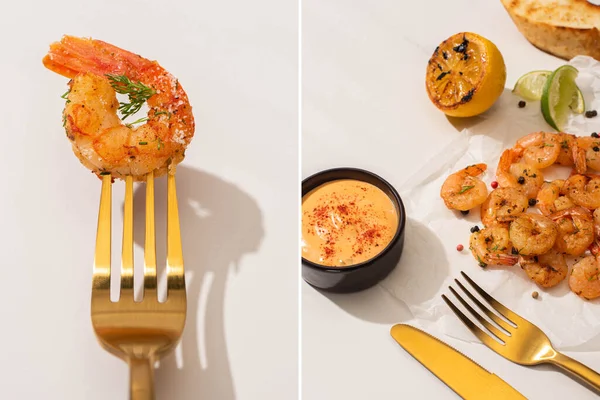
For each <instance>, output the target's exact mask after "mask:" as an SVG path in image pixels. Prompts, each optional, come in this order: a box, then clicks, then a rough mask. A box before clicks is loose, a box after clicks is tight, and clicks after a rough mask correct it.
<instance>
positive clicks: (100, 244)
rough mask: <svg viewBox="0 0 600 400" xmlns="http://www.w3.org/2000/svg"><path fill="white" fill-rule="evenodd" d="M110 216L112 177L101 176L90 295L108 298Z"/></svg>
mask: <svg viewBox="0 0 600 400" xmlns="http://www.w3.org/2000/svg"><path fill="white" fill-rule="evenodd" d="M111 217H112V177H111V176H110V175H104V176H103V177H102V191H101V194H100V209H99V211H98V230H97V231H96V251H95V253H94V277H93V280H92V296H93V297H95V296H98V295H102V296H108V297H109V298H110V245H111Z"/></svg>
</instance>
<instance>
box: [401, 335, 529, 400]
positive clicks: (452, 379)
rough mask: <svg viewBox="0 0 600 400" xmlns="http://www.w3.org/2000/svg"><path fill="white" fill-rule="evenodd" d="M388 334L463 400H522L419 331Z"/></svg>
mask: <svg viewBox="0 0 600 400" xmlns="http://www.w3.org/2000/svg"><path fill="white" fill-rule="evenodd" d="M390 334H391V335H392V337H393V338H394V340H396V342H398V344H399V345H400V346H402V348H404V350H406V351H407V352H408V353H409V354H410V355H411V356H413V357H414V358H416V359H417V361H419V362H420V363H421V364H423V366H425V368H427V369H428V370H429V371H431V373H433V374H434V375H435V376H437V377H438V378H439V379H440V380H441V381H442V382H444V383H445V384H446V385H448V387H450V389H452V390H454V392H455V393H456V394H458V395H459V396H460V397H462V398H463V399H466V400H470V399H487V400H513V399H515V400H516V399H520V400H522V399H525V397H524V396H523V395H522V394H520V393H519V392H518V391H517V390H515V389H514V388H513V387H512V386H510V385H509V384H508V383H506V382H505V381H503V380H502V379H501V378H499V377H498V376H497V375H494V374H493V373H491V372H489V371H487V370H486V369H485V368H483V367H482V366H480V365H479V364H477V363H476V362H474V361H473V360H471V359H470V358H468V357H467V356H465V355H464V354H462V353H460V352H459V351H458V350H456V349H454V348H453V347H451V346H449V345H448V344H446V343H444V342H442V341H441V340H439V339H437V338H435V337H433V336H431V335H429V334H428V333H425V332H423V331H421V330H420V329H417V328H415V327H413V326H410V325H404V324H397V325H394V326H393V327H392V330H391V331H390Z"/></svg>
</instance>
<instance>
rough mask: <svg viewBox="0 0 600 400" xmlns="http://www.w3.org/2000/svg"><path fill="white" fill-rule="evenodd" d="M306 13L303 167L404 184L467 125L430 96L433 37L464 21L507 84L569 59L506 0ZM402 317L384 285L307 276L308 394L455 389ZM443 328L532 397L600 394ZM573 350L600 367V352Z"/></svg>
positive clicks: (313, 2)
mask: <svg viewBox="0 0 600 400" xmlns="http://www.w3.org/2000/svg"><path fill="white" fill-rule="evenodd" d="M302 18H303V21H302V33H303V34H302V40H303V42H302V54H303V57H302V69H303V75H302V79H303V83H302V90H303V100H302V108H303V119H302V122H303V129H302V135H303V136H302V152H303V153H302V175H303V177H307V176H308V175H310V174H313V173H315V172H318V171H320V170H322V169H326V168H331V167H338V166H352V167H359V168H365V169H368V170H370V171H373V172H375V173H377V174H380V175H382V176H383V177H384V178H385V179H387V180H388V181H390V182H391V183H392V184H393V185H395V186H396V187H397V188H399V187H401V186H402V184H403V183H404V182H405V181H406V180H407V179H408V178H409V177H411V175H412V174H414V173H415V172H416V170H417V169H419V168H420V167H421V166H422V165H423V164H424V163H426V162H427V160H429V159H430V158H431V157H432V156H434V155H435V154H437V153H438V152H439V151H440V149H442V148H444V147H445V146H446V145H447V144H448V143H449V142H450V141H452V140H453V139H455V138H456V137H457V136H458V135H460V130H461V129H462V127H461V124H460V123H456V122H455V125H456V126H455V125H453V124H452V123H451V122H450V121H449V120H448V119H447V118H446V117H445V116H444V115H443V114H442V113H441V112H439V111H438V110H437V109H436V108H435V107H434V106H433V105H432V104H431V102H430V101H429V99H428V97H427V93H426V91H425V82H424V80H425V69H426V65H427V61H428V59H429V57H430V56H431V54H432V53H433V51H434V49H435V47H436V46H437V45H438V44H439V43H440V42H442V41H443V40H445V39H446V38H448V37H449V36H451V35H453V34H455V33H458V32H462V31H472V32H476V33H479V34H481V35H483V36H485V37H487V38H489V39H490V40H492V41H493V42H494V43H495V44H496V45H497V46H498V47H499V49H500V51H501V52H502V54H503V55H504V59H505V63H506V66H507V72H508V77H507V87H512V85H514V82H515V81H516V79H517V78H518V77H519V76H521V75H522V74H524V73H526V72H528V71H531V70H535V69H554V68H556V67H558V66H559V65H562V64H563V63H564V62H563V61H562V60H558V59H556V58H554V57H552V56H550V55H547V54H544V53H542V52H541V51H539V50H537V49H535V48H534V47H533V46H531V45H530V44H529V43H528V42H527V41H526V40H525V39H524V38H523V37H522V36H521V34H520V33H519V32H518V31H517V29H516V28H515V26H514V25H513V23H512V21H511V20H510V17H509V16H508V14H507V13H506V11H505V10H504V8H503V7H502V4H501V2H500V1H499V0H479V1H468V0H453V1H443V0H435V1H423V2H418V1H411V2H408V1H403V2H401V1H396V0H381V1H377V2H367V1H346V0H327V1H318V0H304V1H303V16H302ZM515 106H516V105H515ZM406 234H407V235H410V234H411V232H410V230H407V232H406ZM428 234H429V235H433V237H435V236H434V235H435V233H433V232H430V231H428ZM455 246H456V243H446V244H445V249H446V251H454V252H455V251H456V250H454V247H455ZM406 251H410V248H407V247H405V252H406ZM442 258H443V259H445V257H442ZM411 267H412V268H419V266H418V265H414V266H411ZM395 275H396V277H400V276H401V274H400V273H398V274H395ZM570 317H571V316H565V321H568V320H569V318H570ZM398 322H411V314H410V313H409V311H408V309H407V307H406V305H404V304H403V303H401V302H399V301H398V300H396V299H394V298H392V297H391V296H390V295H389V294H388V292H386V291H385V290H383V289H382V288H381V287H379V286H377V287H374V288H372V289H369V290H367V291H364V292H361V293H356V294H350V295H348V294H345V295H331V294H325V293H320V292H319V291H317V290H315V289H313V288H311V287H310V286H308V285H307V284H303V291H302V337H303V341H302V356H303V363H302V375H303V383H302V387H303V392H304V398H305V399H307V400H308V399H310V400H329V399H344V400H363V399H366V398H369V399H417V398H418V399H452V398H458V397H457V396H456V395H455V394H454V393H453V392H452V391H451V390H450V389H449V388H447V387H446V386H445V385H444V384H443V383H442V382H441V381H439V380H438V379H437V378H435V377H434V376H433V375H432V374H431V373H429V372H428V371H427V370H426V369H425V368H423V367H422V366H421V365H420V364H419V363H418V362H417V361H416V360H414V359H413V358H412V357H411V356H410V355H409V354H408V353H406V352H405V351H404V350H402V349H401V348H400V347H399V346H398V345H397V344H396V343H395V342H394V341H393V339H392V338H391V337H390V335H389V329H390V327H391V326H392V325H393V324H394V323H398ZM412 322H414V321H412ZM465 329H466V328H465ZM599 329H600V328H599ZM431 333H434V334H435V333H436V332H435V331H432V332H431ZM443 339H444V340H446V341H447V342H449V343H450V344H452V345H453V346H455V347H457V348H458V349H460V350H461V351H463V352H464V353H465V354H467V355H468V356H470V357H471V358H472V359H474V360H475V361H476V362H478V363H479V364H481V365H482V366H484V367H485V368H487V369H489V370H490V371H492V372H494V373H496V374H497V375H499V376H500V377H502V378H503V379H505V380H506V381H507V382H509V383H510V384H511V385H512V386H514V387H515V388H516V389H517V390H519V391H520V392H521V393H522V394H523V395H525V396H526V397H527V398H530V399H563V398H572V399H578V400H579V399H581V400H583V399H593V398H596V396H595V395H594V394H593V393H592V392H591V391H589V390H587V389H586V388H584V387H583V386H581V385H580V384H579V383H577V382H575V381H574V380H572V379H570V378H569V377H567V376H565V375H563V374H562V373H559V372H556V371H555V370H554V369H552V368H550V367H545V366H544V367H537V368H526V367H522V366H518V365H516V364H513V363H511V362H509V361H507V360H505V359H504V358H502V357H501V356H499V355H497V354H496V353H494V352H492V351H491V350H489V349H488V348H487V347H484V346H483V345H480V344H468V343H464V342H459V341H457V340H452V339H450V338H446V337H443ZM567 354H569V355H571V356H573V357H574V358H576V359H578V360H580V361H582V362H584V363H586V364H587V365H589V366H590V367H591V368H593V369H595V370H600V357H598V353H580V352H579V353H567ZM467 379H468V378H467Z"/></svg>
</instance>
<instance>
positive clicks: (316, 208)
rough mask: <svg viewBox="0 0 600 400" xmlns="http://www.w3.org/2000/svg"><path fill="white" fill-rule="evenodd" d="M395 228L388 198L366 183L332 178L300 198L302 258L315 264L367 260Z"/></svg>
mask: <svg viewBox="0 0 600 400" xmlns="http://www.w3.org/2000/svg"><path fill="white" fill-rule="evenodd" d="M397 228H398V212H397V210H396V207H395V205H394V203H393V202H392V199H390V197H389V196H388V195H386V194H385V193H384V192H383V191H382V190H381V189H379V188H378V187H376V186H374V185H372V184H370V183H366V182H362V181H358V180H351V179H343V180H336V181H332V182H328V183H325V184H323V185H321V186H319V187H317V188H315V189H313V190H311V191H310V192H309V193H307V194H306V195H304V196H303V197H302V257H304V258H305V259H307V260H309V261H312V262H314V263H316V264H320V265H324V266H331V267H346V266H350V265H354V264H360V263H362V262H364V261H367V260H370V259H371V258H373V257H375V256H376V255H377V254H379V253H381V252H382V251H383V250H384V249H385V248H386V246H387V245H388V244H389V243H390V242H391V240H392V239H393V237H394V235H395V234H396V230H397Z"/></svg>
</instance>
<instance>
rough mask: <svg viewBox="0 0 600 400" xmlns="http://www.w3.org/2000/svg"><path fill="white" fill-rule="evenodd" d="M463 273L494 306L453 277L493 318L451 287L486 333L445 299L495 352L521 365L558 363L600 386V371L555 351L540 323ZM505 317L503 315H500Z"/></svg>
mask: <svg viewBox="0 0 600 400" xmlns="http://www.w3.org/2000/svg"><path fill="white" fill-rule="evenodd" d="M461 274H462V276H463V277H464V278H465V279H466V280H467V282H469V284H470V285H471V286H472V287H473V289H475V291H476V292H477V293H478V294H479V295H480V296H481V297H482V298H483V299H485V301H486V302H487V303H488V304H489V305H490V306H491V308H492V310H493V311H495V312H496V313H497V314H498V315H497V314H496V313H494V312H492V310H490V309H489V308H488V307H486V306H485V305H484V304H483V303H482V302H481V301H480V300H479V299H477V298H476V297H475V296H474V295H473V294H472V293H471V292H469V290H467V288H466V287H465V286H463V284H462V283H460V281H458V279H455V280H454V281H455V282H456V284H457V285H458V286H459V287H460V289H461V290H462V291H463V292H464V293H465V294H466V295H467V297H469V299H471V301H472V302H473V303H475V304H476V305H477V307H478V308H479V309H480V310H481V312H482V313H483V314H485V315H486V316H487V317H488V318H489V319H490V320H491V321H493V322H494V323H495V325H494V324H492V323H490V322H489V321H488V320H487V319H485V318H484V317H483V316H482V315H481V314H480V313H478V312H477V311H476V310H475V309H474V308H473V307H472V306H471V305H470V304H469V303H468V302H467V301H465V300H464V299H463V298H462V297H461V296H460V295H459V294H458V293H457V292H456V290H454V288H452V287H450V291H451V292H452V294H454V296H455V297H456V298H457V299H458V300H459V301H460V303H461V304H462V305H463V306H464V307H465V308H466V309H467V310H468V311H469V313H471V314H472V315H473V316H474V317H475V319H476V320H477V321H478V322H479V323H480V324H481V325H483V326H484V327H485V328H486V329H487V331H488V332H487V333H486V332H484V331H483V330H482V329H481V328H479V327H478V326H477V325H476V324H475V323H474V322H473V321H471V320H470V319H469V318H468V317H467V316H466V315H465V314H463V312H462V311H460V309H458V308H457V307H456V306H455V305H454V304H453V303H452V302H451V301H450V300H449V299H448V298H447V297H446V296H445V295H442V298H443V299H444V301H445V302H446V303H447V304H448V306H450V308H451V309H452V311H454V313H455V314H456V315H457V316H458V318H459V319H460V320H461V321H462V322H463V323H464V324H465V325H466V326H467V328H469V330H470V331H471V332H473V334H474V335H475V336H477V337H478V338H479V340H481V341H482V342H483V343H484V344H485V345H487V346H488V347H489V348H491V349H492V350H494V351H495V352H496V353H498V354H500V355H501V356H503V357H505V358H507V359H508V360H510V361H512V362H514V363H517V364H521V365H537V364H543V363H548V364H552V365H556V366H558V367H560V368H562V369H564V370H565V371H567V372H569V373H570V374H571V375H573V376H575V377H578V378H580V379H582V380H583V381H584V382H585V383H587V384H588V385H590V386H591V387H592V388H594V389H596V390H600V374H598V373H597V372H596V371H594V370H592V369H590V368H588V367H586V366H585V365H583V364H582V363H580V362H579V361H576V360H574V359H572V358H570V357H567V356H566V355H564V354H561V353H559V352H558V351H556V350H555V349H554V348H553V347H552V344H551V343H550V340H549V339H548V336H546V334H545V333H544V332H542V331H541V330H540V328H538V327H537V326H535V325H534V324H532V323H531V322H529V321H527V320H526V319H524V318H522V317H521V316H519V315H517V314H515V313H514V312H512V311H511V310H509V309H508V308H506V307H505V306H503V305H502V304H500V303H499V302H498V301H497V300H496V299H494V298H493V297H492V296H490V295H489V294H488V293H486V292H485V291H484V290H483V289H482V288H481V287H479V285H477V284H476V283H475V282H473V280H472V279H471V278H469V277H468V276H467V274H465V273H464V272H462V271H461ZM501 317H502V318H501Z"/></svg>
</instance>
